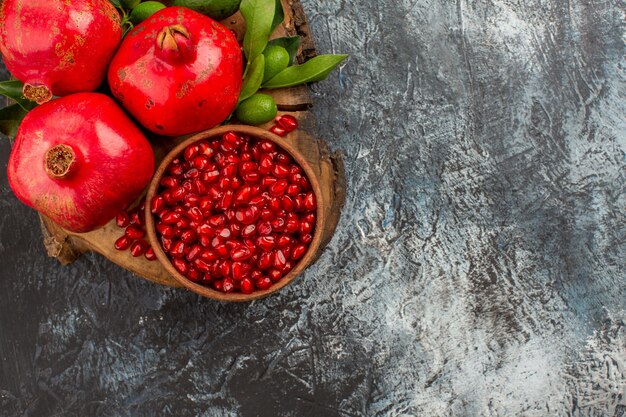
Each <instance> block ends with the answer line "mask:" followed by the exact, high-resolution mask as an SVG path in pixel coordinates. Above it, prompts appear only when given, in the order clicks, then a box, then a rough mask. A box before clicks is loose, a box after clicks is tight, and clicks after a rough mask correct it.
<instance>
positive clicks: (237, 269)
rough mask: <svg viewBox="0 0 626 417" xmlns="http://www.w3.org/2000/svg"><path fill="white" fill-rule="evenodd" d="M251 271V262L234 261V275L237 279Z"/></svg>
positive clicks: (239, 279)
mask: <svg viewBox="0 0 626 417" xmlns="http://www.w3.org/2000/svg"><path fill="white" fill-rule="evenodd" d="M249 272H250V264H247V263H245V262H233V265H232V276H233V279H234V280H235V281H241V280H242V279H244V278H245V277H246V276H247V275H249Z"/></svg>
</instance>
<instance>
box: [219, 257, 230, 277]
mask: <svg viewBox="0 0 626 417" xmlns="http://www.w3.org/2000/svg"><path fill="white" fill-rule="evenodd" d="M230 267H231V263H230V261H228V260H224V261H222V263H221V264H220V271H222V276H224V277H227V276H229V275H230Z"/></svg>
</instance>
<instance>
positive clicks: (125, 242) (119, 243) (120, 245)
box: [115, 235, 133, 250]
mask: <svg viewBox="0 0 626 417" xmlns="http://www.w3.org/2000/svg"><path fill="white" fill-rule="evenodd" d="M132 243H133V240H132V239H131V238H129V237H128V236H126V235H124V236H122V237H120V238H119V239H117V240H116V241H115V249H117V250H126V249H128V248H130V245H131V244H132Z"/></svg>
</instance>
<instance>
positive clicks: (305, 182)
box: [300, 177, 311, 191]
mask: <svg viewBox="0 0 626 417" xmlns="http://www.w3.org/2000/svg"><path fill="white" fill-rule="evenodd" d="M300 186H301V187H302V189H303V190H305V191H309V190H310V189H311V183H310V182H309V180H307V179H306V178H304V177H302V179H301V180H300Z"/></svg>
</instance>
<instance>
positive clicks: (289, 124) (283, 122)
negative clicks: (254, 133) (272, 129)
mask: <svg viewBox="0 0 626 417" xmlns="http://www.w3.org/2000/svg"><path fill="white" fill-rule="evenodd" d="M275 121H276V123H277V124H278V125H279V126H280V127H282V128H283V129H285V131H287V132H293V131H294V130H296V129H297V128H298V121H297V120H296V118H295V117H293V116H292V115H290V114H284V115H282V116H277V117H276V119H275Z"/></svg>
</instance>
